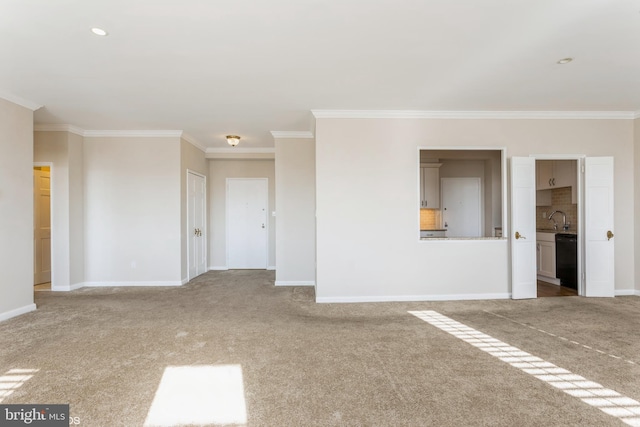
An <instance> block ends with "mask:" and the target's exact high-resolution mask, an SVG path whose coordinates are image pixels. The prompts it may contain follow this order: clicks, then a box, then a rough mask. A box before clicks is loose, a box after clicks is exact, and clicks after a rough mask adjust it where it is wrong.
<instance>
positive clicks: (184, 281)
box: [182, 277, 189, 285]
mask: <svg viewBox="0 0 640 427" xmlns="http://www.w3.org/2000/svg"><path fill="white" fill-rule="evenodd" d="M187 283H189V279H187V278H186V277H185V278H184V279H182V284H183V285H186V284H187Z"/></svg>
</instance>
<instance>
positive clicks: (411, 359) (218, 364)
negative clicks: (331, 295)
mask: <svg viewBox="0 0 640 427" xmlns="http://www.w3.org/2000/svg"><path fill="white" fill-rule="evenodd" d="M273 283H274V275H273V272H265V271H228V272H209V273H207V274H205V275H203V276H201V277H199V278H197V279H196V280H194V281H192V282H191V283H189V284H187V285H185V286H183V287H179V288H107V289H102V288H84V289H80V290H77V291H73V292H69V293H52V292H38V293H36V303H37V305H38V310H37V311H36V312H33V313H29V314H26V315H23V316H20V317H18V318H14V319H10V320H8V321H5V322H2V323H0V376H2V375H4V377H3V378H5V380H4V381H5V383H6V382H7V380H6V378H7V377H11V375H13V374H11V373H10V371H12V370H16V369H32V370H37V371H35V372H34V373H33V374H32V375H33V376H32V377H30V378H28V379H25V380H24V381H22V382H21V383H20V384H13V385H12V386H10V387H9V386H6V385H5V386H4V388H5V394H8V395H7V396H4V397H0V400H3V401H2V402H1V403H2V404H13V403H49V404H52V403H69V404H70V405H71V415H72V416H73V417H76V420H77V421H80V424H78V425H82V426H143V425H145V420H147V417H150V410H151V407H152V403H153V401H154V398H156V399H157V400H158V401H159V402H164V404H163V406H164V407H165V409H166V406H167V404H166V402H167V400H164V401H163V400H162V399H161V396H156V393H158V394H159V395H160V394H162V393H161V392H159V391H158V390H159V387H160V384H161V381H162V382H164V381H165V380H166V379H167V378H168V377H169V374H172V375H174V377H176V376H177V377H178V378H179V377H180V376H181V375H183V376H184V375H187V374H185V372H192V373H194V372H199V373H201V374H197V375H196V377H193V378H192V379H191V380H190V381H196V379H197V377H198V375H201V378H202V379H203V381H201V382H204V388H205V389H206V388H207V385H211V387H214V386H216V384H213V383H215V382H220V383H221V384H222V385H223V386H224V387H227V390H224V389H223V390H222V393H223V394H225V393H226V394H225V396H226V397H224V398H225V399H229V402H230V403H229V402H227V401H226V400H225V401H224V402H223V404H218V405H217V406H216V405H215V404H214V402H211V404H206V403H205V404H203V405H202V406H208V407H209V410H210V409H211V408H217V409H215V410H216V411H223V410H224V409H225V407H229V408H230V407H231V406H234V403H233V402H232V401H233V400H234V399H241V400H243V402H241V403H242V405H240V406H238V405H235V406H234V408H233V410H234V411H236V414H237V411H238V410H242V411H244V414H243V416H244V417H245V419H246V422H244V420H242V418H235V419H234V418H227V419H226V421H225V418H224V417H217V418H216V416H217V415H216V414H211V413H209V414H208V415H207V414H206V408H205V410H204V412H205V414H204V416H205V419H207V418H206V416H209V417H210V418H208V419H209V420H210V422H208V423H204V422H199V423H195V424H201V425H205V424H206V425H222V424H224V423H228V422H234V420H235V421H236V422H237V421H239V422H240V425H248V426H470V425H473V426H606V425H612V426H614V425H624V423H623V421H622V420H624V418H620V417H616V416H612V415H609V414H607V413H605V412H603V411H602V410H600V409H598V407H595V406H592V405H589V404H587V403H584V402H583V401H581V399H579V398H576V397H573V396H570V395H568V394H567V393H565V392H563V391H562V390H560V389H558V388H556V387H553V386H551V385H549V384H548V383H546V382H544V381H540V380H539V379H537V378H535V377H534V376H532V375H528V374H526V373H523V372H522V371H521V370H519V369H516V368H514V367H513V366H511V365H509V364H508V363H505V362H503V361H501V360H499V359H498V358H496V357H494V356H492V355H490V354H487V353H486V352H484V351H482V350H480V349H478V348H476V347H474V346H473V345H470V344H469V343H467V342H464V341H462V340H460V339H458V338H456V337H455V336H452V335H451V334H449V333H447V332H446V331H443V330H441V329H439V328H437V327H434V326H433V325H431V324H428V323H426V322H425V321H423V320H421V319H419V318H417V317H416V316H414V315H411V314H409V313H408V311H415V310H418V311H420V310H435V311H436V312H438V313H440V314H443V315H445V316H447V317H449V318H451V319H453V320H455V321H457V322H460V323H462V324H464V325H467V326H469V327H471V328H474V329H476V330H478V331H481V332H483V333H484V334H487V335H490V336H492V337H494V338H496V339H497V340H501V341H503V342H505V343H508V344H509V345H511V346H514V347H517V348H518V349H520V350H522V351H525V352H528V353H530V354H532V355H535V356H538V357H540V358H542V359H544V360H545V361H548V362H551V363H553V364H555V365H557V366H559V367H562V368H565V369H567V370H569V371H571V372H572V373H573V374H576V375H581V376H583V377H585V378H587V379H589V380H590V381H594V382H597V383H599V384H601V385H602V386H604V387H606V388H608V389H611V390H615V391H616V392H617V393H620V394H621V395H622V396H625V397H627V398H629V399H635V400H636V401H637V400H640V298H638V297H618V298H615V299H587V298H581V297H565V298H544V299H538V300H529V301H510V300H501V301H472V302H429V303H375V304H315V303H314V294H313V288H301V287H294V288H276V287H274V286H273ZM572 341H573V342H572ZM181 367H187V368H189V369H192V368H193V369H196V370H191V371H189V370H187V371H185V370H184V369H186V368H181ZM219 368H224V369H226V368H230V369H231V370H232V371H233V372H232V373H231V374H229V373H228V372H227V373H222V375H218V374H220V373H221V372H222V371H220V369H219ZM181 369H182V370H181ZM198 369H201V370H198ZM14 372H17V371H14ZM210 374H211V375H210ZM163 375H164V376H165V380H163ZM208 375H210V376H208ZM237 375H240V377H238V376H237ZM185 378H189V377H188V376H187V377H185ZM238 378H240V382H239V387H240V388H239V392H238V390H236V389H234V387H237V386H238ZM174 379H175V378H174ZM225 381H228V382H225ZM0 384H2V383H1V382H0ZM165 385H166V384H165ZM217 385H218V386H219V385H220V384H217ZM183 386H184V384H183ZM202 386H203V385H202V384H199V385H198V387H202ZM0 387H2V386H0ZM194 387H195V385H194ZM7 389H10V390H7ZM167 390H169V391H171V390H172V387H171V386H169V387H168V388H167V389H165V390H164V391H167ZM173 390H174V391H176V392H178V391H179V392H180V393H181V394H182V397H184V396H185V393H186V396H188V395H189V394H188V392H185V391H184V390H183V389H181V388H179V387H178V385H174V386H173ZM208 392H209V391H208V390H202V391H198V392H197V393H194V395H195V394H197V395H198V396H205V397H206V396H209V394H207V393H208ZM219 392H220V391H219ZM9 393H10V394H9ZM238 393H239V394H238ZM214 395H215V394H214ZM166 398H167V397H166V396H165V399H166ZM221 398H222V397H221ZM179 401H180V396H175V402H179ZM225 402H226V403H225ZM187 407H188V403H187V402H185V401H183V402H182V403H180V404H176V407H175V408H172V409H171V410H170V412H171V413H173V414H178V415H179V413H180V411H181V408H182V409H185V408H187ZM156 409H157V408H156ZM639 416H640V415H639ZM185 419H187V418H185ZM628 419H629V418H627V420H628ZM176 425H188V424H187V422H186V421H185V423H184V424H176Z"/></svg>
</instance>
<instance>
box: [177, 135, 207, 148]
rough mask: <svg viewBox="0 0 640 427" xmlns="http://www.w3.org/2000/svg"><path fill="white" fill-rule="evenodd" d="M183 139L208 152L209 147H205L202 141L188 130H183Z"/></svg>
mask: <svg viewBox="0 0 640 427" xmlns="http://www.w3.org/2000/svg"><path fill="white" fill-rule="evenodd" d="M181 138H182V139H184V140H185V141H187V142H188V143H189V144H191V145H193V146H194V147H196V148H197V149H198V150H200V151H202V152H204V153H206V152H207V147H205V146H204V145H202V144H201V143H200V141H198V140H197V139H195V138H194V137H192V136H191V135H189V134H188V133H186V132H184V131H183V132H182V136H181Z"/></svg>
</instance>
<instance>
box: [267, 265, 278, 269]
mask: <svg viewBox="0 0 640 427" xmlns="http://www.w3.org/2000/svg"><path fill="white" fill-rule="evenodd" d="M275 269H276V266H275V265H270V266H269V267H267V270H275Z"/></svg>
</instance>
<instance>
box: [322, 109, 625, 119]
mask: <svg viewBox="0 0 640 427" xmlns="http://www.w3.org/2000/svg"><path fill="white" fill-rule="evenodd" d="M311 113H312V114H313V116H314V117H315V118H316V119H557V120H630V119H634V118H636V117H635V116H636V114H637V112H633V111H421V110H311Z"/></svg>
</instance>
